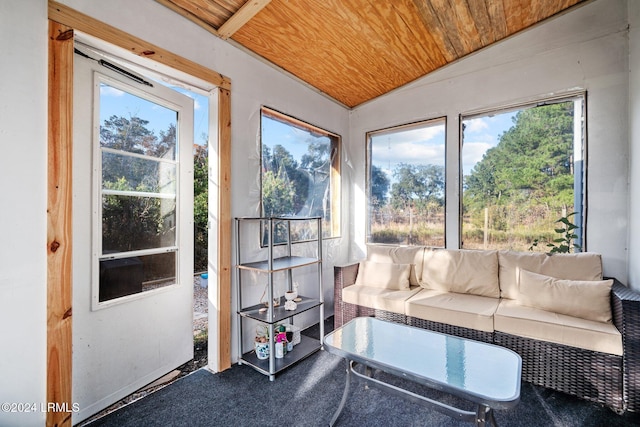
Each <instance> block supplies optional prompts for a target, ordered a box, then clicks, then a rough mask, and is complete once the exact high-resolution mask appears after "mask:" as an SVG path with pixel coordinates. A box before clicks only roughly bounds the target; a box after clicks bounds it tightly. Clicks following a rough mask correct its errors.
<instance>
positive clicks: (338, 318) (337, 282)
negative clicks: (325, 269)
mask: <svg viewBox="0 0 640 427" xmlns="http://www.w3.org/2000/svg"><path fill="white" fill-rule="evenodd" d="M359 266H360V263H358V262H355V263H351V264H343V265H335V266H334V267H333V309H334V325H335V327H336V328H337V327H340V326H342V325H343V324H344V307H343V303H342V290H343V289H344V288H346V287H347V286H351V285H353V284H354V283H356V276H357V275H358V267H359Z"/></svg>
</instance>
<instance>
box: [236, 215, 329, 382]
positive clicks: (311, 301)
mask: <svg viewBox="0 0 640 427" xmlns="http://www.w3.org/2000/svg"><path fill="white" fill-rule="evenodd" d="M235 223H236V227H235V231H236V234H235V237H236V251H237V252H236V266H235V267H236V269H237V270H238V271H237V274H236V278H237V286H236V289H237V301H238V310H237V315H238V354H240V355H241V356H240V359H239V362H238V363H239V364H246V365H249V366H251V367H253V368H254V369H255V370H257V371H258V372H261V373H262V374H265V375H268V376H269V379H270V380H271V381H273V380H274V379H275V374H277V373H278V372H280V371H282V370H283V369H286V368H287V367H289V366H291V365H293V364H294V363H297V362H299V361H300V360H302V359H304V358H306V357H307V356H309V355H311V354H312V353H314V352H316V351H318V350H320V349H321V347H322V341H321V340H317V339H313V338H309V337H306V336H301V337H300V342H299V343H297V344H296V345H295V347H294V348H293V350H292V351H291V352H287V353H286V354H285V355H284V357H283V358H276V357H275V353H276V352H275V343H274V342H273V339H270V340H269V357H268V359H259V358H258V357H257V355H256V352H255V350H254V349H251V350H250V351H245V348H244V347H243V342H244V341H243V335H244V330H243V329H244V324H243V319H252V320H254V321H257V322H259V323H262V324H265V325H266V326H267V330H268V334H269V337H274V336H275V326H276V324H279V323H282V322H285V321H287V322H289V323H291V324H293V318H294V316H297V315H299V314H302V313H305V312H308V311H310V310H317V311H318V317H319V324H320V337H322V336H324V299H323V286H322V219H321V218H320V217H269V218H263V217H241V218H236V219H235ZM250 223H254V224H257V225H258V236H259V238H260V241H261V242H263V244H262V245H261V250H260V253H262V252H266V256H265V257H264V258H263V259H260V260H258V261H250V262H243V248H242V243H243V240H242V236H243V228H244V227H245V226H246V225H247V224H250ZM305 224H306V225H307V226H308V228H309V229H311V230H313V229H315V233H313V232H311V233H310V235H311V236H312V238H309V237H308V235H309V233H307V237H306V238H305V240H304V241H299V242H298V241H294V237H293V232H292V226H293V225H296V226H301V227H302V228H304V227H305ZM254 231H255V230H254ZM277 237H279V238H280V239H281V241H276V239H277ZM294 244H295V245H301V246H302V247H306V248H307V249H308V248H309V245H314V244H315V254H316V256H308V253H307V254H306V255H307V256H298V255H294V254H293V246H294ZM276 251H278V252H285V255H284V256H275V255H274V254H275V252H276ZM314 266H315V268H316V271H317V276H316V277H317V279H316V280H315V282H317V283H315V285H316V286H317V290H318V298H312V297H306V296H303V295H302V294H299V295H298V298H299V299H300V300H299V301H297V308H296V309H295V310H285V308H284V305H279V306H275V307H274V306H273V304H266V305H265V304H264V303H259V304H254V305H250V306H243V304H242V288H243V278H242V271H251V272H255V273H257V274H258V276H262V275H264V276H266V277H267V291H266V292H265V293H266V294H267V301H273V300H274V296H275V297H281V295H275V293H274V274H276V273H280V272H284V273H285V275H286V278H287V279H286V288H287V290H292V289H293V274H294V271H295V270H297V269H299V268H302V267H314ZM313 285H314V284H313V283H311V284H309V283H307V284H306V285H305V286H303V287H304V288H305V290H309V288H310V287H312V286H313ZM299 292H304V290H303V289H299Z"/></svg>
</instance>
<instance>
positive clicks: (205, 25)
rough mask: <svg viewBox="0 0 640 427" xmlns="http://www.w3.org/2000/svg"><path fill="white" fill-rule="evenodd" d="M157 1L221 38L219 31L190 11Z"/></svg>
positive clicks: (166, 0)
mask: <svg viewBox="0 0 640 427" xmlns="http://www.w3.org/2000/svg"><path fill="white" fill-rule="evenodd" d="M155 1H156V3H160V4H161V5H163V6H164V7H166V8H168V9H171V10H172V11H174V12H175V13H177V14H179V15H182V16H183V17H185V18H187V19H188V20H189V21H191V22H193V23H194V24H196V25H198V26H200V27H202V28H204V29H205V30H207V31H209V32H210V33H211V34H213V35H214V36H216V37H220V34H218V30H216V29H215V28H214V27H213V26H212V25H211V24H209V23H208V22H207V21H204V20H202V19H200V18H198V17H197V16H196V15H194V14H193V13H191V12H189V11H188V10H185V9H183V8H181V7H180V6H178V5H176V4H175V3H174V2H172V1H170V0H155Z"/></svg>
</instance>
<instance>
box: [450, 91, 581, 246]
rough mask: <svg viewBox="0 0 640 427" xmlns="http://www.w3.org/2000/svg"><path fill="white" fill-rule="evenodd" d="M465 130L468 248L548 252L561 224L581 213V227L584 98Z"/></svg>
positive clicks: (480, 121) (468, 123) (472, 121)
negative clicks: (538, 243)
mask: <svg viewBox="0 0 640 427" xmlns="http://www.w3.org/2000/svg"><path fill="white" fill-rule="evenodd" d="M462 126H463V148H462V173H463V200H462V205H463V219H462V246H463V247H464V248H465V249H512V250H519V251H527V250H530V249H531V250H539V251H544V252H547V251H549V250H550V247H548V246H547V243H552V244H553V241H554V240H555V239H557V238H559V237H560V236H559V235H558V234H557V232H556V231H555V229H558V228H559V225H560V223H557V221H558V220H559V219H560V218H561V217H566V216H567V215H570V214H571V213H573V212H576V214H575V215H572V216H571V217H570V220H571V221H572V222H573V223H575V224H578V225H581V224H582V206H583V201H582V199H583V177H582V173H583V172H582V150H583V139H582V130H581V129H582V127H583V113H582V98H581V97H580V98H576V99H571V100H567V101H564V102H557V103H553V104H548V105H541V106H532V107H522V108H520V109H517V110H512V111H503V112H497V113H490V114H486V115H482V116H475V117H472V118H466V119H465V118H463V121H462ZM582 233H583V231H582V230H579V231H576V235H577V236H576V239H575V244H577V245H580V236H581V235H582ZM536 240H538V241H539V242H541V243H542V244H540V245H539V246H537V245H534V246H532V244H533V243H534V242H535V241H536ZM543 242H544V243H543Z"/></svg>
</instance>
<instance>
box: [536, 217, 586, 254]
mask: <svg viewBox="0 0 640 427" xmlns="http://www.w3.org/2000/svg"><path fill="white" fill-rule="evenodd" d="M575 214H576V213H575V212H572V213H570V214H569V215H567V216H563V217H561V218H560V219H558V220H557V221H556V224H557V223H560V226H559V227H558V228H555V229H554V231H555V233H556V234H557V235H558V236H557V237H556V238H555V239H553V240H552V241H547V244H546V246H547V247H548V248H551V249H550V250H549V252H548V253H549V254H554V253H570V252H572V251H573V252H575V251H576V250H580V249H581V247H580V245H576V244H575V242H574V241H575V239H577V238H578V235H577V234H576V233H575V231H576V230H577V229H578V228H579V227H578V226H577V225H575V224H574V223H572V222H571V221H570V220H569V218H570V217H572V216H573V215H575ZM540 243H543V241H542V240H540V239H535V240H534V241H533V243H532V244H531V246H530V247H529V250H530V251H532V250H533V248H535V247H537V246H538V245H539V244H540Z"/></svg>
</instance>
